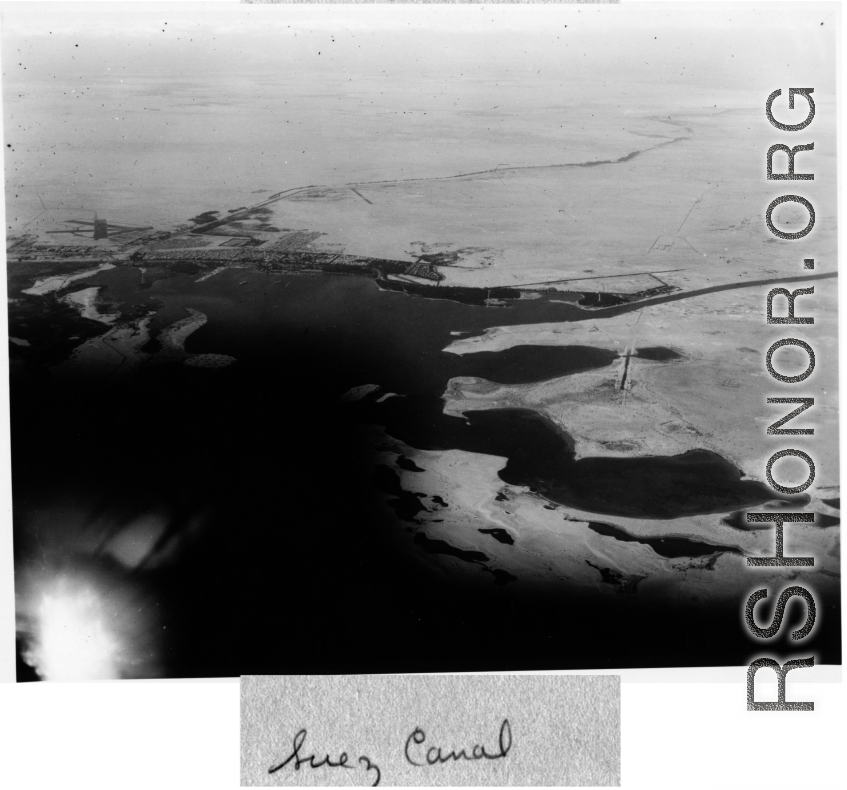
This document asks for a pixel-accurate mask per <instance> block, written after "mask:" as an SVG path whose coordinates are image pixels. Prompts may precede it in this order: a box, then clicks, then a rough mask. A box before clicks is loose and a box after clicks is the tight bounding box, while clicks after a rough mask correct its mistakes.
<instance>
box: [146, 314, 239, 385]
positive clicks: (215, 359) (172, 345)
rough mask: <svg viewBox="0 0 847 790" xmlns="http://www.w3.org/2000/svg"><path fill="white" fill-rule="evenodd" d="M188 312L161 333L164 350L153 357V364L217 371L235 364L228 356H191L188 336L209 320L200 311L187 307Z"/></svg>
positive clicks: (160, 338) (159, 337)
mask: <svg viewBox="0 0 847 790" xmlns="http://www.w3.org/2000/svg"><path fill="white" fill-rule="evenodd" d="M186 311H187V312H188V316H187V317H186V318H183V319H181V320H179V321H175V322H174V323H173V324H171V325H170V326H168V327H167V328H165V329H163V330H162V331H161V332H160V333H159V336H158V338H157V339H158V341H159V343H160V345H161V347H162V350H161V351H159V352H158V353H157V354H155V355H154V356H153V358H152V359H151V363H152V364H157V363H162V362H182V363H183V364H184V365H188V366H190V367H196V368H207V369H210V370H216V369H219V368H225V367H227V366H228V365H231V364H232V363H233V362H235V361H236V359H235V357H230V356H228V355H226V354H191V353H189V352H187V351H186V350H185V341H186V340H187V339H188V336H189V335H191V334H192V333H193V332H196V331H197V330H198V329H199V328H200V327H201V326H203V325H204V324H205V323H206V322H207V321H208V320H209V319H208V318H207V317H206V315H205V314H204V313H201V312H200V311H199V310H194V309H192V308H190V307H187V308H186Z"/></svg>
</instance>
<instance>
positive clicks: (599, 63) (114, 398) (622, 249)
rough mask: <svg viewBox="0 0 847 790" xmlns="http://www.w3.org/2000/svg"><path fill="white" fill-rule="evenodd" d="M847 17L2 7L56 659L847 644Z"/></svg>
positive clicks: (621, 657)
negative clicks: (844, 76) (844, 298)
mask: <svg viewBox="0 0 847 790" xmlns="http://www.w3.org/2000/svg"><path fill="white" fill-rule="evenodd" d="M839 13H840V11H839V7H838V4H835V3H816V2H784V3H762V4H756V3H752V4H747V3H702V4H701V3H667V2H664V3H655V4H651V3H628V2H625V3H621V4H598V5H594V4H587V3H578V4H568V5H535V6H533V5H516V6H503V5H493V6H485V5H463V4H460V5H451V6H434V5H424V6H403V5H386V6H381V5H337V6H336V5H327V4H318V5H303V4H294V5H266V4H246V3H240V4H239V3H211V2H210V3H184V4H183V3H178V2H177V3H172V2H167V3H154V2H143V3H140V2H139V3H133V2H128V3H123V2H120V3H119V2H91V3H86V2H79V3H77V2H63V3H42V2H26V3H23V2H21V3H15V2H2V3H0V47H2V102H3V135H4V143H3V144H4V167H5V179H4V185H5V217H6V219H5V226H6V227H5V234H6V238H5V250H6V252H5V255H6V287H7V311H8V348H7V351H6V352H4V353H7V354H8V370H9V382H8V384H9V403H10V426H11V428H10V448H9V447H6V448H4V452H7V453H10V456H11V474H12V508H13V526H12V541H13V551H14V570H15V572H14V577H15V578H14V584H15V621H16V651H17V669H16V672H17V679H18V681H20V682H28V681H44V680H46V681H57V680H58V681H65V680H107V679H146V678H210V677H233V676H239V675H248V674H249V675H258V674H276V675H283V674H312V675H314V674H330V673H331V674H358V673H411V672H487V671H528V670H604V669H627V668H677V667H679V668H686V667H723V666H741V665H749V664H750V663H751V662H752V661H754V660H757V659H759V658H760V657H762V656H773V657H774V658H777V659H779V661H780V662H782V661H784V660H785V659H786V658H789V657H795V656H798V657H806V656H814V659H815V662H816V664H818V665H824V664H836V665H837V664H840V663H841V626H840V620H841V599H840V582H841V563H840V487H839V445H838V430H839V415H838V395H839V392H838V366H839V361H838V345H837V344H838V331H837V327H838V313H837V290H838V279H837V252H838V250H837V224H836V219H837V177H836V174H837V164H836V153H837V137H836V120H837V105H836V64H837V60H838V54H839V53H838V42H837V36H836V32H837V31H836V29H837V26H838V24H840V21H839ZM801 318H803V319H809V320H800V319H801ZM777 521H778V523H777ZM779 556H784V558H785V559H786V560H788V561H789V564H788V565H785V564H782V565H781V564H779V560H778V559H777V560H774V561H773V562H771V563H768V562H767V561H766V559H767V558H774V557H777V558H778V557H779ZM751 558H752V559H753V560H757V559H758V562H755V561H754V562H750V561H748V560H750V559H751ZM792 558H799V559H797V561H795V562H791V560H792ZM810 558H811V559H812V561H811V562H809V561H808V560H809V559H810ZM798 589H799V590H803V591H804V593H805V594H802V593H798V592H797V590H798ZM762 590H765V591H766V592H765V594H764V596H763V595H762V594H761V592H760V591H762ZM757 596H758V597H757ZM764 597H766V599H767V600H764V599H763V598H764ZM800 597H802V598H804V600H805V603H804V602H803V601H801V600H799V598H800ZM812 600H813V603H810V601H812ZM777 601H779V602H777ZM783 614H784V618H785V622H784V623H782V618H783ZM780 626H781V627H780ZM798 634H799V636H798ZM792 635H793V638H792ZM796 639H802V641H800V642H799V644H798V642H797V641H794V640H796ZM798 650H799V651H801V652H799V653H798V652H797V651H798Z"/></svg>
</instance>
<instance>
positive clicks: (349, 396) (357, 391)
mask: <svg viewBox="0 0 847 790" xmlns="http://www.w3.org/2000/svg"><path fill="white" fill-rule="evenodd" d="M380 389H382V388H381V387H380V386H379V384H361V385H360V386H358V387H351V388H350V389H349V390H347V392H345V393H344V394H343V395H342V396H341V397H340V398H339V399H338V402H339V403H354V402H355V401H357V400H362V398H366V397H367V396H368V395H370V394H372V393H375V392H379V390H380Z"/></svg>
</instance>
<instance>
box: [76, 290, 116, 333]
mask: <svg viewBox="0 0 847 790" xmlns="http://www.w3.org/2000/svg"><path fill="white" fill-rule="evenodd" d="M99 294H100V288H99V287H96V286H93V287H91V288H85V289H83V290H82V291H74V292H73V293H70V294H68V295H67V296H63V297H62V300H61V301H63V302H66V303H67V304H69V305H71V306H72V307H75V308H76V309H77V310H79V314H80V315H81V316H82V317H83V318H88V319H90V320H92V321H99V322H100V323H101V324H114V323H115V321H117V320H118V318H120V315H119V314H118V313H101V312H100V311H99V310H98V309H97V297H98V296H99Z"/></svg>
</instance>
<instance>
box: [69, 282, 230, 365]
mask: <svg viewBox="0 0 847 790" xmlns="http://www.w3.org/2000/svg"><path fill="white" fill-rule="evenodd" d="M96 290H97V289H94V288H92V289H87V291H96ZM79 293H84V292H78V294H79ZM78 294H76V295H78ZM95 297H96V294H88V293H86V295H85V296H84V297H81V298H80V299H79V300H75V301H74V302H73V304H74V305H75V306H76V307H78V308H80V309H81V310H82V309H89V307H90V305H91V304H93V299H94V298H95ZM91 309H94V310H95V311H96V308H91ZM187 309H188V313H189V315H188V316H187V317H186V318H183V319H181V320H179V321H176V322H174V323H173V324H171V325H170V326H168V327H166V328H165V329H163V330H162V331H161V332H160V333H159V336H158V338H157V339H158V341H159V344H160V347H161V348H160V350H159V351H156V352H148V351H142V348H143V347H144V346H145V345H147V343H148V342H149V341H150V339H151V334H150V322H151V321H152V320H153V316H154V315H155V313H150V314H149V315H147V316H145V317H144V318H140V319H133V320H129V321H121V322H120V323H119V324H117V325H116V326H113V328H112V329H110V330H109V331H108V332H106V333H105V334H104V335H101V336H100V337H95V338H92V339H91V340H88V341H86V342H85V343H83V344H82V345H81V346H78V347H77V348H75V349H74V351H73V353H72V354H71V356H70V358H69V359H68V360H67V361H66V362H63V363H62V364H61V365H59V366H58V367H57V368H56V369H55V370H56V371H57V373H58V374H59V375H66V374H76V373H78V372H80V371H82V370H84V371H85V372H86V373H87V374H90V373H94V374H95V375H97V374H103V375H111V374H119V375H124V374H126V373H129V372H132V371H135V370H136V369H137V368H138V367H139V366H141V365H145V364H150V365H155V364H161V363H167V362H181V363H182V364H184V365H188V366H189V367H194V368H205V369H208V370H218V369H220V368H225V367H227V366H228V365H231V364H232V363H233V362H235V361H236V359H235V357H230V356H227V355H226V354H192V353H189V352H187V351H186V350H185V341H186V339H187V338H188V336H189V335H190V334H191V333H192V332H195V331H196V330H197V329H199V328H200V327H201V326H203V325H204V324H205V323H206V321H207V320H208V319H207V318H206V316H205V315H204V314H203V313H201V312H199V311H198V310H192V309H191V308H187ZM86 317H90V316H86ZM105 317H107V318H111V319H112V321H103V323H113V321H115V320H117V319H118V316H105ZM95 320H102V318H101V319H95Z"/></svg>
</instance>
